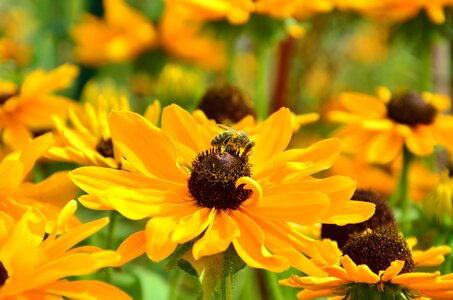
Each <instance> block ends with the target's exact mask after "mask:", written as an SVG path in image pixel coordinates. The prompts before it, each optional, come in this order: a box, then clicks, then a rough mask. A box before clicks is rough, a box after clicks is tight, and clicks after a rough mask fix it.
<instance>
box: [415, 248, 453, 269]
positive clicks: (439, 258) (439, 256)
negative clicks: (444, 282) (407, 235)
mask: <svg viewBox="0 0 453 300" xmlns="http://www.w3.org/2000/svg"><path fill="white" fill-rule="evenodd" d="M450 252H451V249H450V247H448V246H438V247H431V248H429V249H428V250H426V251H413V252H412V258H413V259H414V263H415V265H416V266H425V267H429V266H437V265H439V264H441V263H442V262H443V261H444V255H446V254H449V253H450Z"/></svg>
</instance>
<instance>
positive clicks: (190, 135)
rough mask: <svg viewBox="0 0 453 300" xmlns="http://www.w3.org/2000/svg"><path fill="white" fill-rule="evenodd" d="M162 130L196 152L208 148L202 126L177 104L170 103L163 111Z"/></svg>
mask: <svg viewBox="0 0 453 300" xmlns="http://www.w3.org/2000/svg"><path fill="white" fill-rule="evenodd" d="M162 130H164V131H165V132H167V133H168V134H169V135H170V136H171V137H172V139H173V140H175V141H176V142H179V143H182V144H184V145H186V146H188V147H189V148H191V149H193V150H194V151H195V152H196V153H201V152H202V151H204V150H206V148H207V147H209V145H204V143H203V139H202V136H201V132H200V128H199V127H198V124H197V123H196V122H195V120H194V118H193V117H192V115H191V114H190V113H189V112H187V111H186V110H184V109H182V108H181V107H180V106H178V105H176V104H172V105H169V106H167V107H165V108H164V110H163V112H162Z"/></svg>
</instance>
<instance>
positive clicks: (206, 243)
mask: <svg viewBox="0 0 453 300" xmlns="http://www.w3.org/2000/svg"><path fill="white" fill-rule="evenodd" d="M239 235H240V231H239V228H238V226H237V225H236V223H234V222H233V220H232V219H231V217H230V216H229V215H228V214H227V213H225V212H224V211H223V210H217V214H216V216H215V218H214V220H213V221H212V222H211V224H210V225H209V226H208V228H207V229H206V231H205V233H204V234H203V236H202V237H201V238H200V239H198V240H197V241H196V242H195V244H194V245H193V249H192V254H193V257H194V258H195V260H198V259H199V258H200V257H202V256H208V255H213V254H216V253H220V252H223V251H225V250H226V249H227V248H228V246H229V245H230V244H231V242H232V240H233V239H234V238H236V237H238V236H239Z"/></svg>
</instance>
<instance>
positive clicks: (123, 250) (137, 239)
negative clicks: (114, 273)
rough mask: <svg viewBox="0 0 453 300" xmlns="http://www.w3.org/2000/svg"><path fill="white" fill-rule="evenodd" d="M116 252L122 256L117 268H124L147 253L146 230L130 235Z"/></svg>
mask: <svg viewBox="0 0 453 300" xmlns="http://www.w3.org/2000/svg"><path fill="white" fill-rule="evenodd" d="M116 252H117V253H118V254H119V255H120V256H121V260H119V261H118V262H117V263H116V264H115V267H119V266H122V265H124V264H126V263H128V262H130V261H131V260H133V259H135V258H137V257H139V256H140V255H142V254H143V253H145V252H146V233H145V230H141V231H138V232H136V233H133V234H131V235H129V236H128V237H127V238H126V239H125V240H124V241H123V242H122V243H121V245H120V246H119V247H118V249H117V250H116Z"/></svg>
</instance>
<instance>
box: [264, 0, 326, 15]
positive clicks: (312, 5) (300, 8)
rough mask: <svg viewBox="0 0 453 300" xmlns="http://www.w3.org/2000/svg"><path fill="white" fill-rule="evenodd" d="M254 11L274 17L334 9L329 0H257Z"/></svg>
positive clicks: (312, 13) (311, 13) (309, 13)
mask: <svg viewBox="0 0 453 300" xmlns="http://www.w3.org/2000/svg"><path fill="white" fill-rule="evenodd" d="M255 6H256V12H257V13H260V14H267V15H271V16H273V17H275V18H285V17H294V16H296V17H299V18H301V17H303V18H306V17H309V16H311V15H314V14H317V13H325V12H329V11H332V10H333V9H334V2H333V1H331V0H322V1H301V0H258V1H256V2H255Z"/></svg>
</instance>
